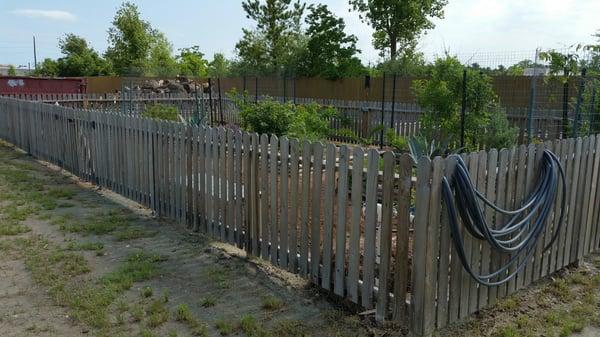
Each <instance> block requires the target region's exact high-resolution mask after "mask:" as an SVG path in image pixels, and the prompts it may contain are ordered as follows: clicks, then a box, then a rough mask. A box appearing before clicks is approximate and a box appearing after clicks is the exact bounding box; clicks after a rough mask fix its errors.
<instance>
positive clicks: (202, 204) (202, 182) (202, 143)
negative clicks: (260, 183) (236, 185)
mask: <svg viewBox="0 0 600 337" xmlns="http://www.w3.org/2000/svg"><path fill="white" fill-rule="evenodd" d="M208 133H209V131H208V129H207V128H206V127H204V126H203V127H200V131H199V135H198V213H199V214H198V218H199V219H198V230H199V231H200V232H202V233H206V232H207V228H206V219H207V213H208V211H207V210H206V200H207V198H208V196H207V194H208V193H207V187H206V185H207V175H208V172H207V171H206V168H207V165H206V161H207V160H206V151H207V144H208V142H207V135H208ZM240 147H241V146H240ZM240 159H241V158H240Z"/></svg>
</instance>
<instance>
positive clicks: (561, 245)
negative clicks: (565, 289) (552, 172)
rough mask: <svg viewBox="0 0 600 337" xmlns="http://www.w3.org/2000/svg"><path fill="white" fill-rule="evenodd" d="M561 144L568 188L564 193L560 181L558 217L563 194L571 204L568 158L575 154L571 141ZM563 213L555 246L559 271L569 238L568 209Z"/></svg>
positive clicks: (562, 163) (561, 155) (555, 268)
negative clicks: (566, 241) (570, 149)
mask: <svg viewBox="0 0 600 337" xmlns="http://www.w3.org/2000/svg"><path fill="white" fill-rule="evenodd" d="M560 143H561V153H560V157H559V159H560V164H561V166H562V168H563V170H564V173H565V183H566V186H567V188H566V190H565V191H563V188H562V184H561V183H560V181H559V184H558V186H559V188H558V196H559V198H560V199H559V200H557V203H556V208H555V212H557V213H556V216H557V217H558V216H560V214H559V213H560V212H561V202H560V201H562V194H563V192H566V194H565V196H564V199H565V202H566V204H565V205H566V206H568V204H569V203H568V201H569V195H568V191H569V172H568V171H567V161H569V162H571V161H570V160H569V159H568V157H569V156H570V155H572V154H573V151H572V152H569V146H570V144H569V143H570V141H569V140H567V139H563V140H561V142H560ZM571 143H572V142H571ZM573 149H574V148H573ZM562 211H563V212H564V213H565V214H564V215H563V221H562V223H561V229H560V234H559V236H558V239H557V244H556V245H555V246H556V247H557V249H556V250H557V251H556V263H555V266H554V268H553V269H554V270H559V269H561V268H562V267H563V266H564V265H563V261H564V254H565V240H566V236H567V219H568V217H567V213H566V212H567V208H566V207H565V209H564V210H562ZM557 221H558V219H557Z"/></svg>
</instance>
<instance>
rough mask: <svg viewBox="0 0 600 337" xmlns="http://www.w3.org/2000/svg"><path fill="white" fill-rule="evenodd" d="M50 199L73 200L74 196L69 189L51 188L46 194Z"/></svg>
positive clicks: (73, 192)
mask: <svg viewBox="0 0 600 337" xmlns="http://www.w3.org/2000/svg"><path fill="white" fill-rule="evenodd" d="M46 195H47V196H48V197H50V198H55V199H73V197H74V196H75V191H73V189H71V188H67V187H62V188H56V187H55V188H52V189H51V190H50V191H48V192H47V194H46Z"/></svg>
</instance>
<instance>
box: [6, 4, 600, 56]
mask: <svg viewBox="0 0 600 337" xmlns="http://www.w3.org/2000/svg"><path fill="white" fill-rule="evenodd" d="M134 2H135V3H137V4H138V6H139V8H140V11H141V13H142V17H143V18H144V19H146V20H148V21H150V22H151V23H152V25H153V26H154V27H155V28H158V29H159V30H161V31H162V32H164V33H165V34H166V35H167V37H168V38H169V40H170V41H171V42H172V43H173V45H174V47H175V49H177V48H181V47H188V46H191V45H198V46H200V48H201V50H202V51H203V52H204V53H205V54H206V55H207V57H208V58H212V54H213V53H215V52H223V53H225V54H226V55H227V56H230V57H231V56H233V55H234V46H235V43H236V42H237V41H238V40H239V38H240V37H241V29H242V27H251V26H252V22H250V21H249V20H247V19H246V18H245V16H244V13H243V10H242V8H241V1H235V0H168V1H156V0H152V1H150V0H137V1H134ZM307 2H321V3H324V4H327V5H329V7H330V8H331V10H332V11H334V12H335V13H336V14H337V15H339V16H341V17H343V18H344V19H345V21H346V24H347V32H348V33H353V34H355V35H357V36H358V38H359V48H360V49H361V50H362V55H361V58H362V59H363V60H364V61H365V62H376V61H377V59H378V56H377V52H376V51H375V50H374V49H373V48H372V46H371V34H372V30H371V29H370V28H369V26H368V25H367V24H365V23H362V22H361V21H360V20H359V19H358V16H357V14H356V13H354V12H349V11H348V9H349V6H348V4H347V3H348V1H347V0H321V1H313V0H310V1H307ZM120 3H121V1H120V0H95V1H89V0H88V1H81V0H77V1H75V0H53V1H48V0H2V1H1V2H0V64H15V65H27V63H28V62H31V63H33V50H32V36H33V35H35V36H36V38H37V51H38V61H40V60H42V59H44V58H46V57H52V58H56V57H59V56H60V52H59V50H58V47H57V41H58V38H59V37H60V36H62V35H63V34H65V33H75V34H77V35H81V36H83V37H85V38H86V39H88V41H90V42H91V44H92V45H93V47H94V48H96V49H97V50H99V51H101V52H102V51H104V50H105V48H106V46H107V42H106V30H107V29H108V27H109V26H110V22H111V21H112V18H113V16H114V13H115V11H116V9H117V7H118V6H119V4H120ZM598 13H600V0H449V4H448V6H447V7H446V15H445V18H444V19H441V20H435V22H436V28H435V29H434V30H432V31H430V32H428V34H427V35H426V36H424V37H423V38H422V39H421V41H420V44H419V47H420V49H421V50H422V51H423V52H424V53H425V55H426V56H427V57H428V58H431V57H433V56H434V55H437V54H442V53H443V52H444V51H445V50H448V51H450V52H451V53H453V54H458V55H460V56H461V58H462V59H463V60H470V61H473V62H479V63H488V64H493V65H496V64H507V63H510V62H511V61H514V62H516V61H518V60H519V59H522V58H526V57H529V56H531V55H532V54H534V50H535V49H536V48H538V47H541V48H544V49H548V48H564V47H566V46H569V45H573V44H577V43H584V44H585V43H591V42H593V41H594V38H593V37H592V34H593V33H594V32H596V31H598V30H599V29H600V20H597V14H598Z"/></svg>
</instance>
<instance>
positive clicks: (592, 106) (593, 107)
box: [588, 86, 596, 135]
mask: <svg viewBox="0 0 600 337" xmlns="http://www.w3.org/2000/svg"><path fill="white" fill-rule="evenodd" d="M595 110H596V86H592V99H591V101H590V112H589V114H590V126H589V128H588V135H590V134H593V133H595V132H596V116H595V114H596V111H595Z"/></svg>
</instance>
